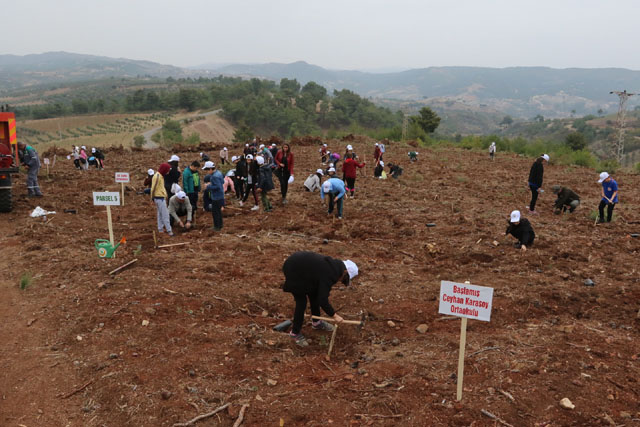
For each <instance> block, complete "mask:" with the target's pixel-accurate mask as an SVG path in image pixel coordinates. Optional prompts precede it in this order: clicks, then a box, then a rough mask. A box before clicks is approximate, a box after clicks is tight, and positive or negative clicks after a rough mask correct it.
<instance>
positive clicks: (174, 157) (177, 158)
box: [167, 154, 180, 163]
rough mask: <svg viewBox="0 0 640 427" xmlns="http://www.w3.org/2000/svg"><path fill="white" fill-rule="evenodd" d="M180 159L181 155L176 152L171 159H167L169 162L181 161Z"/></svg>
mask: <svg viewBox="0 0 640 427" xmlns="http://www.w3.org/2000/svg"><path fill="white" fill-rule="evenodd" d="M179 161H180V157H178V156H176V155H175V154H173V155H172V156H171V158H170V159H169V160H167V162H168V163H170V162H179Z"/></svg>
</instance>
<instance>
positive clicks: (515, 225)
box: [504, 211, 536, 251]
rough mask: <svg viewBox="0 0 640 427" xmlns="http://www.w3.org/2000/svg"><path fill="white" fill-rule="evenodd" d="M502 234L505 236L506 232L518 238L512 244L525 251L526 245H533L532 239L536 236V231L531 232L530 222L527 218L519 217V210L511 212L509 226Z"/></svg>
mask: <svg viewBox="0 0 640 427" xmlns="http://www.w3.org/2000/svg"><path fill="white" fill-rule="evenodd" d="M504 234H505V236H506V235H507V234H511V235H512V236H513V237H515V238H516V239H518V241H517V242H516V243H514V244H513V246H514V247H515V248H518V249H520V250H522V251H526V250H527V247H528V246H531V245H533V240H534V239H535V238H536V233H534V232H533V227H531V223H530V222H529V220H528V219H526V218H521V217H520V211H513V212H511V218H510V219H509V226H508V227H507V231H506V232H505V233H504Z"/></svg>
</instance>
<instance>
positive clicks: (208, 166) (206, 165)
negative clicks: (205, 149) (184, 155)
mask: <svg viewBox="0 0 640 427" xmlns="http://www.w3.org/2000/svg"><path fill="white" fill-rule="evenodd" d="M215 167H216V164H215V163H213V162H212V161H211V160H209V161H207V162H204V167H203V168H202V169H203V170H205V169H214V168H215Z"/></svg>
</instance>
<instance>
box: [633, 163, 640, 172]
mask: <svg viewBox="0 0 640 427" xmlns="http://www.w3.org/2000/svg"><path fill="white" fill-rule="evenodd" d="M634 169H635V171H636V173H640V162H638V163H636V165H635V167H634Z"/></svg>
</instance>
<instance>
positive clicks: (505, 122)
mask: <svg viewBox="0 0 640 427" xmlns="http://www.w3.org/2000/svg"><path fill="white" fill-rule="evenodd" d="M512 123H513V118H511V116H504V118H503V119H502V121H501V122H500V124H501V125H505V126H509V125H510V124H512Z"/></svg>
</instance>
